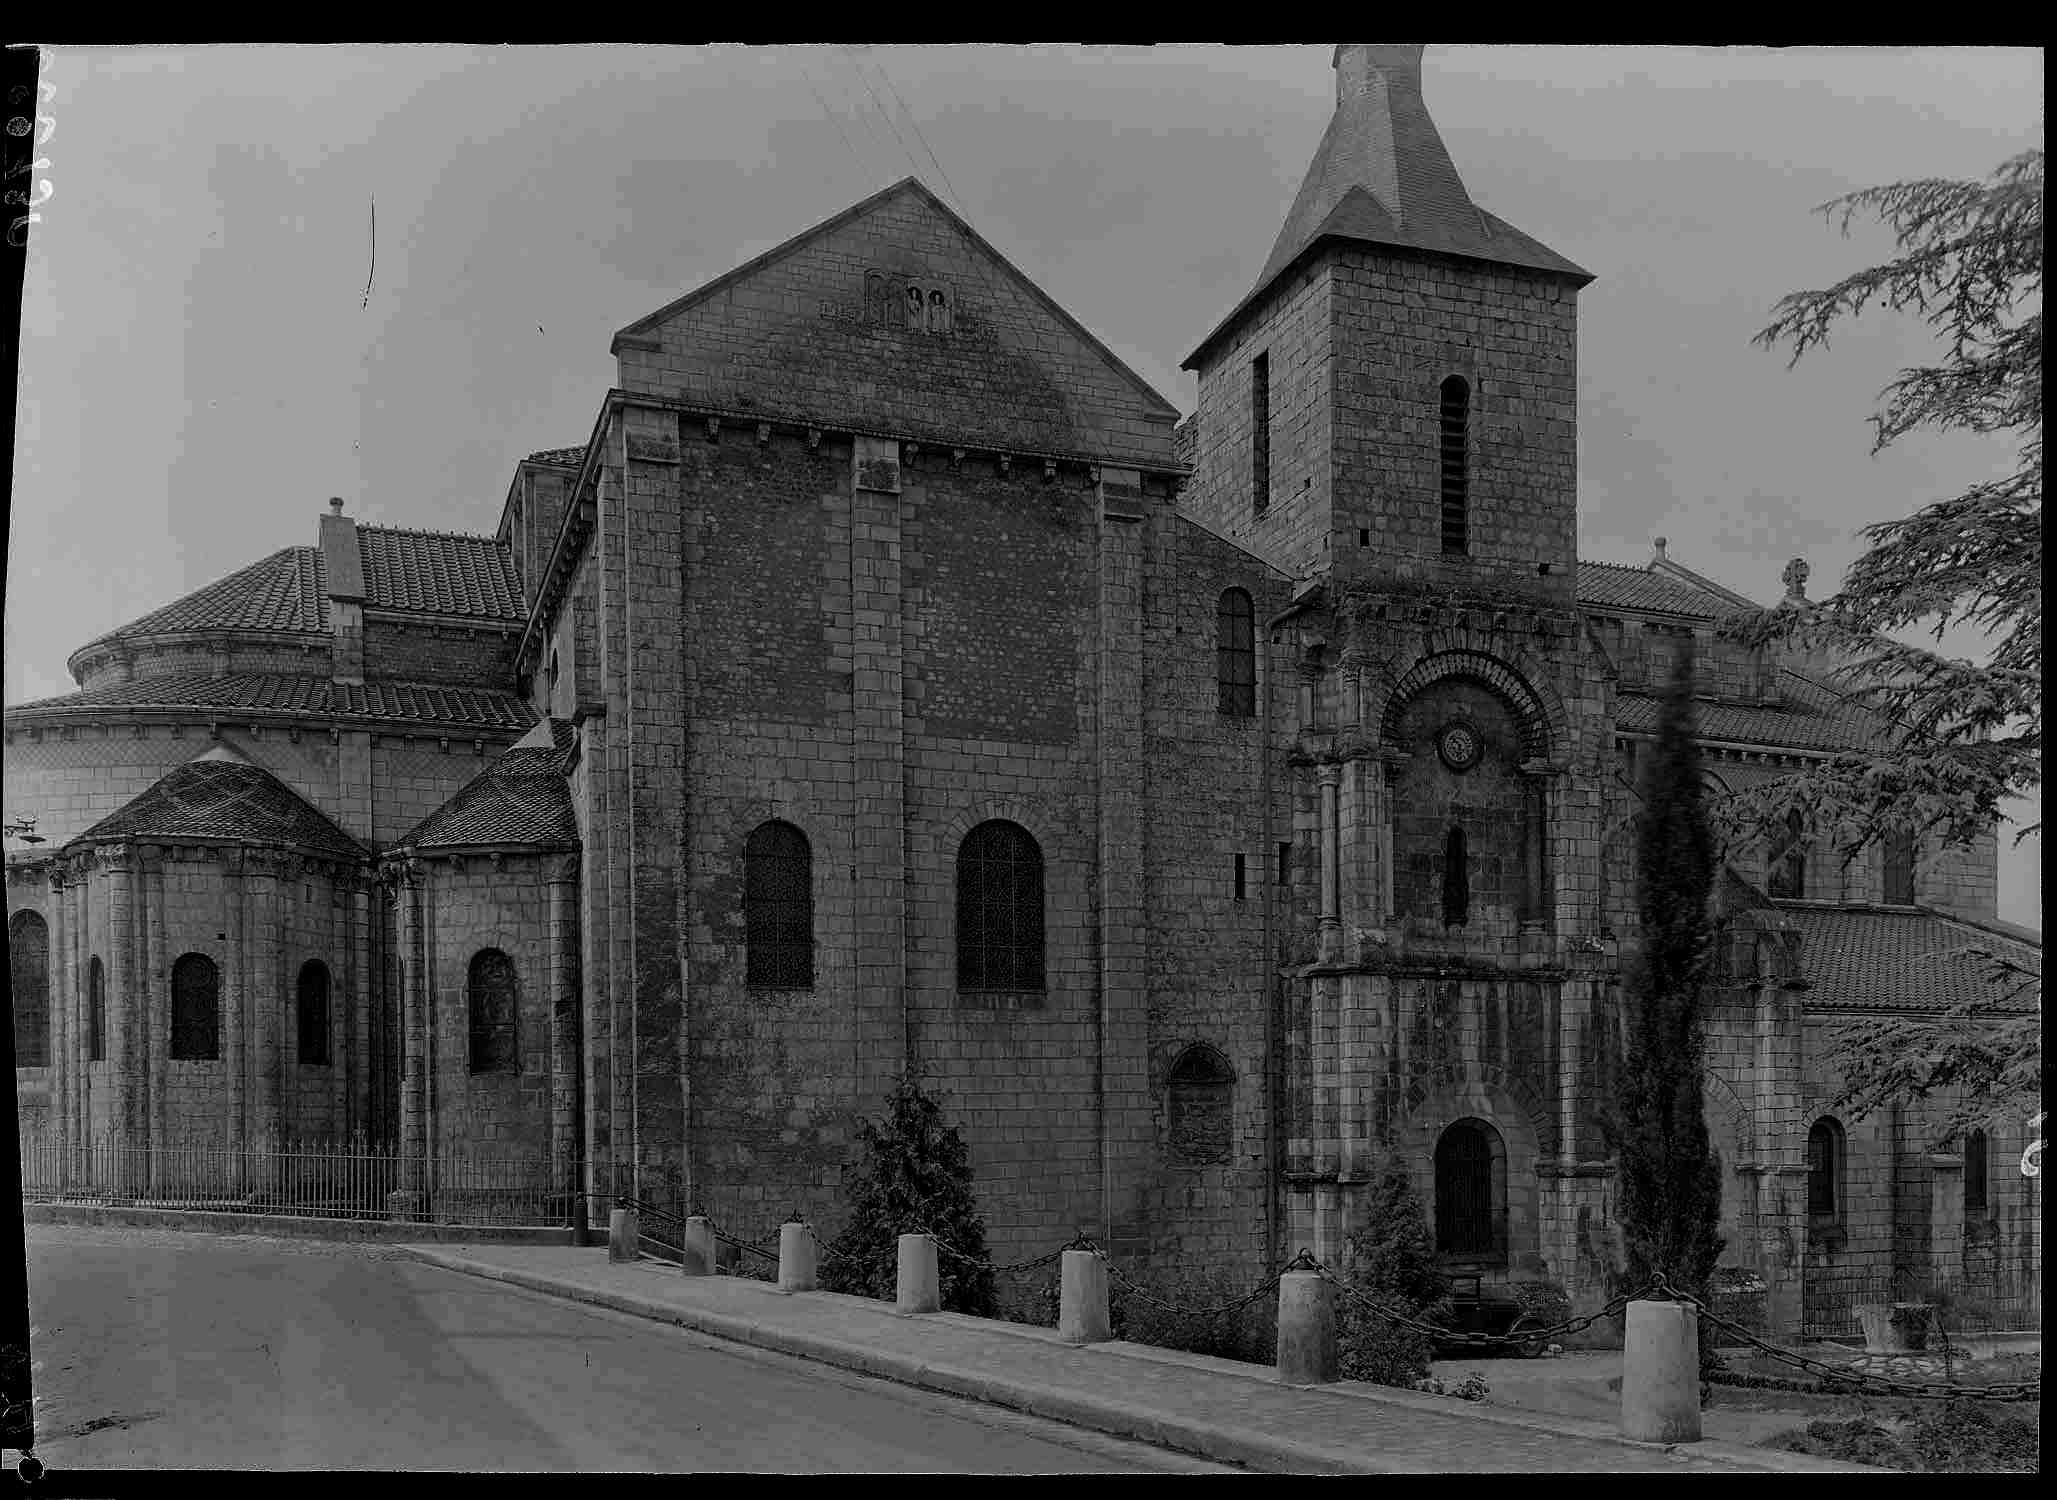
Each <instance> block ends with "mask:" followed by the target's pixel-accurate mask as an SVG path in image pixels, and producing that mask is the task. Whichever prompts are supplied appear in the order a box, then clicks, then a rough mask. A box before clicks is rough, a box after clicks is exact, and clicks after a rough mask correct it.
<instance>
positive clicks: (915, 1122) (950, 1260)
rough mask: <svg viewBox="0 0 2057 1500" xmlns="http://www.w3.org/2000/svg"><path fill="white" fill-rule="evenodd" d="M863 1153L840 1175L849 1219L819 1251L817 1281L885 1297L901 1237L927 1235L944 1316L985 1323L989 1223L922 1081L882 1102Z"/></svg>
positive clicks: (963, 1155)
mask: <svg viewBox="0 0 2057 1500" xmlns="http://www.w3.org/2000/svg"><path fill="white" fill-rule="evenodd" d="M857 1129H858V1142H859V1145H860V1146H861V1148H862V1153H861V1155H860V1157H859V1159H858V1160H857V1161H854V1162H852V1163H851V1164H850V1166H849V1167H848V1168H847V1169H846V1170H845V1171H844V1174H843V1192H844V1197H845V1199H846V1200H847V1202H848V1205H849V1209H850V1217H849V1219H848V1220H847V1221H846V1222H845V1224H844V1226H843V1232H842V1233H841V1234H839V1235H837V1236H836V1237H835V1238H834V1239H833V1240H831V1241H830V1242H829V1244H828V1245H827V1246H826V1247H825V1251H826V1253H825V1254H824V1255H823V1256H822V1265H821V1284H822V1286H823V1288H824V1289H826V1290H828V1291H832V1292H849V1293H852V1294H854V1295H856V1296H860V1297H879V1298H883V1299H885V1300H888V1301H890V1300H892V1298H893V1296H894V1295H895V1288H896V1285H897V1282H898V1279H899V1245H900V1236H901V1235H903V1234H933V1235H935V1236H936V1238H937V1239H938V1240H939V1241H940V1242H941V1244H940V1245H939V1246H938V1248H937V1251H936V1281H937V1291H938V1292H939V1293H940V1295H941V1300H942V1304H943V1308H944V1310H945V1311H946V1312H961V1313H972V1314H975V1315H977V1316H980V1317H991V1316H992V1315H993V1311H994V1289H993V1273H992V1271H991V1270H990V1269H987V1268H985V1267H982V1266H975V1265H972V1264H969V1263H967V1262H966V1261H965V1260H961V1259H959V1258H958V1256H956V1255H952V1254H951V1253H950V1251H949V1250H945V1249H943V1248H941V1246H942V1245H948V1246H950V1247H951V1249H954V1250H956V1251H958V1252H960V1254H962V1255H965V1256H969V1257H971V1258H972V1259H974V1260H978V1261H984V1260H986V1259H988V1256H987V1254H986V1226H985V1221H984V1220H983V1219H981V1218H980V1217H979V1213H978V1207H977V1204H976V1202H975V1201H974V1198H973V1195H972V1185H971V1153H970V1152H969V1151H968V1150H967V1149H966V1148H965V1144H964V1137H963V1136H961V1135H959V1134H958V1132H957V1127H956V1126H954V1125H945V1124H944V1123H943V1107H942V1105H941V1104H940V1103H939V1102H937V1100H936V1099H935V1097H934V1096H933V1095H931V1094H929V1093H928V1092H927V1091H926V1090H925V1089H923V1088H922V1086H921V1083H920V1082H919V1080H917V1079H915V1078H912V1077H907V1078H902V1079H901V1080H900V1081H899V1082H898V1083H897V1084H895V1085H894V1088H893V1092H892V1093H891V1094H890V1095H889V1096H887V1099H886V1112H885V1117H884V1118H883V1119H881V1120H864V1121H861V1122H860V1123H859V1125H858V1127H857Z"/></svg>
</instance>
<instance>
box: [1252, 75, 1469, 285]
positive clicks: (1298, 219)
mask: <svg viewBox="0 0 2057 1500" xmlns="http://www.w3.org/2000/svg"><path fill="white" fill-rule="evenodd" d="M1424 50H1425V49H1424V48H1423V47H1421V46H1420V45H1419V44H1411V45H1391V44H1387V45H1374V44H1372V43H1368V42H1345V43H1344V44H1343V45H1341V46H1339V47H1337V48H1336V51H1335V56H1334V58H1332V59H1331V65H1332V66H1333V67H1334V68H1335V70H1336V112H1335V115H1334V117H1333V118H1331V119H1330V120H1329V126H1328V131H1327V132H1326V133H1325V134H1324V135H1323V136H1322V138H1321V145H1320V147H1319V148H1318V149H1317V150H1316V151H1315V153H1314V161H1313V163H1312V164H1311V165H1310V166H1309V167H1308V169H1307V176H1306V177H1305V178H1304V179H1303V180H1302V181H1301V183H1300V193H1299V196H1298V197H1296V198H1295V199H1294V200H1293V208H1292V212H1290V213H1289V214H1287V215H1286V222H1285V225H1284V227H1283V228H1281V229H1280V230H1279V236H1278V239H1277V241H1276V242H1275V243H1274V244H1273V245H1272V247H1271V256H1270V258H1269V259H1268V260H1266V261H1265V263H1264V274H1263V275H1262V276H1261V277H1260V278H1259V280H1261V281H1268V280H1269V279H1270V278H1271V277H1272V276H1274V275H1275V274H1277V273H1278V272H1279V271H1281V270H1283V269H1284V268H1285V265H1286V263H1287V262H1288V261H1290V260H1292V259H1293V257H1294V256H1296V255H1298V254H1299V253H1300V251H1301V249H1302V248H1303V247H1304V246H1305V245H1306V244H1307V243H1308V242H1309V241H1310V240H1312V239H1313V238H1314V236H1315V235H1316V234H1317V233H1319V232H1320V230H1321V227H1322V225H1323V224H1325V223H1326V222H1327V221H1328V219H1329V218H1330V216H1331V215H1334V214H1335V213H1336V212H1337V210H1338V209H1341V208H1342V207H1343V205H1344V200H1345V199H1346V198H1348V197H1349V196H1350V195H1351V193H1352V192H1353V191H1360V192H1363V193H1367V194H1369V195H1370V197H1371V200H1372V205H1373V206H1375V207H1376V210H1377V212H1378V213H1380V214H1382V215H1383V216H1384V217H1385V218H1386V219H1388V220H1390V221H1391V224H1392V227H1393V228H1394V229H1397V230H1399V231H1401V232H1403V233H1404V232H1407V231H1409V230H1412V231H1414V232H1416V233H1431V232H1441V233H1443V234H1448V235H1454V236H1456V237H1458V238H1461V239H1465V240H1474V241H1475V240H1480V239H1483V238H1484V237H1486V235H1487V233H1488V231H1487V229H1486V226H1485V223H1484V221H1483V220H1482V219H1481V218H1480V217H1479V212H1478V209H1477V208H1475V207H1474V206H1473V205H1472V201H1471V194H1469V193H1467V192H1466V191H1465V190H1464V180H1463V179H1462V178H1460V177H1459V176H1458V175H1457V164H1456V163H1455V162H1453V161H1451V160H1450V151H1449V148H1448V147H1447V146H1445V145H1444V144H1443V137H1442V134H1441V133H1440V132H1439V131H1438V130H1437V129H1436V122H1435V121H1434V120H1432V119H1430V118H1429V112H1428V106H1427V105H1426V104H1424V103H1423V102H1422V98H1421V55H1422V52H1423V51H1424ZM1353 207H1354V208H1355V209H1356V213H1357V215H1362V214H1363V212H1364V210H1365V208H1366V205H1363V204H1357V205H1353Z"/></svg>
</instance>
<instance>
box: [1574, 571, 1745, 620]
mask: <svg viewBox="0 0 2057 1500" xmlns="http://www.w3.org/2000/svg"><path fill="white" fill-rule="evenodd" d="M1578 602H1579V603H1581V604H1584V605H1587V606H1589V607H1591V608H1594V609H1630V610H1657V611H1661V612H1662V613H1664V614H1671V615H1687V616H1690V617H1691V618H1693V619H1696V620H1712V619H1715V618H1718V617H1719V616H1722V615H1725V614H1728V613H1730V612H1731V609H1732V606H1731V605H1729V604H1728V602H1727V601H1726V600H1723V599H1718V598H1716V597H1715V596H1714V595H1712V594H1708V593H1703V592H1702V591H1701V590H1699V589H1696V588H1694V587H1693V586H1692V585H1691V584H1689V583H1686V582H1684V581H1682V580H1680V579H1677V578H1666V577H1664V576H1663V575H1662V574H1658V573H1652V572H1651V571H1650V570H1649V569H1648V568H1629V567H1623V566H1622V565H1621V564H1619V563H1601V562H1583V561H1582V562H1580V563H1579V565H1578Z"/></svg>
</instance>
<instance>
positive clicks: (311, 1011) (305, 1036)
mask: <svg viewBox="0 0 2057 1500" xmlns="http://www.w3.org/2000/svg"><path fill="white" fill-rule="evenodd" d="M298 1018H299V1023H300V1025H299V1031H300V1061H301V1062H303V1063H307V1064H309V1065H310V1066H323V1065H326V1064H327V1062H328V1061H329V971H328V965H326V964H324V963H322V962H321V961H320V960H319V959H312V958H311V959H309V960H308V961H307V962H306V963H304V964H302V965H301V966H300V1004H299V1009H298Z"/></svg>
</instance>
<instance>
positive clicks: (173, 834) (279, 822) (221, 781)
mask: <svg viewBox="0 0 2057 1500" xmlns="http://www.w3.org/2000/svg"><path fill="white" fill-rule="evenodd" d="M152 837H154V838H163V839H181V838H185V839H238V840H251V841H255V842H259V843H273V844H290V845H292V846H293V847H294V848H297V849H309V850H313V851H315V852H317V853H321V854H327V855H331V856H334V857H339V858H343V859H353V860H355V859H362V858H364V848H363V846H362V845H360V844H359V843H358V842H357V841H356V840H355V839H353V838H351V837H350V835H348V834H347V833H345V832H343V830H342V829H340V828H338V827H337V826H336V825H335V824H334V823H332V822H330V821H329V820H328V819H327V818H325V817H323V816H322V815H321V814H320V813H319V812H317V811H315V810H314V808H312V807H310V806H309V805H308V804H307V803H306V802H305V801H304V800H303V799H302V798H301V797H300V795H299V794H298V793H297V792H295V791H293V790H292V789H291V788H290V787H288V786H287V785H286V784H285V783H284V782H282V781H280V780H279V779H278V778H277V777H276V776H274V775H272V774H271V772H269V771H267V770H264V769H263V768H262V767H259V766H253V765H251V764H250V763H249V762H248V761H246V760H244V759H243V758H242V757H241V756H239V755H236V754H234V753H233V752H231V751H226V750H219V749H217V750H211V751H209V752H208V753H207V754H205V755H203V756H201V757H199V758H198V759H197V760H190V761H188V762H186V764H184V765H182V766H179V767H177V768H175V769H173V770H171V771H169V772H167V773H166V774H165V775H163V776H162V777H160V778H159V779H158V780H157V781H155V782H154V783H152V784H151V786H150V787H149V789H148V790H146V791H144V792H143V793H141V794H140V795H139V796H137V797H135V798H134V799H133V800H131V801H130V802H128V803H126V804H124V805H123V806H122V807H120V808H118V809H117V810H115V811H114V812H112V813H109V814H108V815H107V816H106V817H104V818H102V819H101V820H100V821H99V822H97V823H95V824H94V825H93V826H92V827H91V828H88V829H87V830H86V831H85V832H84V833H82V834H80V835H79V836H78V838H77V839H75V840H73V842H74V843H79V842H98V841H101V840H105V839H119V838H152Z"/></svg>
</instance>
